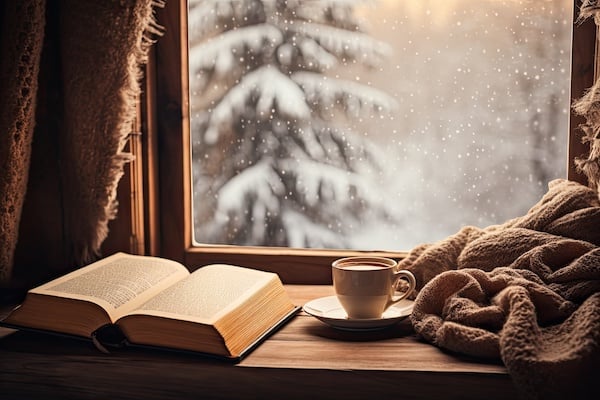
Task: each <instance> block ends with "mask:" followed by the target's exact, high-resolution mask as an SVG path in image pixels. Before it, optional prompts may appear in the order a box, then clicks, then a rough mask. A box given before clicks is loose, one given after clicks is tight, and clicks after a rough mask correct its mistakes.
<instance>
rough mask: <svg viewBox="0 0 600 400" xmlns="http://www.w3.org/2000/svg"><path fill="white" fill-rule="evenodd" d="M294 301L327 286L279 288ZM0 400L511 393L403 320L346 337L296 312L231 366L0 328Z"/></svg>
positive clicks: (486, 370)
mask: <svg viewBox="0 0 600 400" xmlns="http://www.w3.org/2000/svg"><path fill="white" fill-rule="evenodd" d="M286 288H287V290H288V292H289V293H290V296H291V297H292V299H293V300H294V302H295V303H296V304H298V305H303V304H304V303H306V302H307V301H309V300H311V299H314V298H318V297H322V296H327V295H331V294H332V293H333V290H332V288H331V286H329V285H286ZM0 382H1V384H0V387H1V390H0V398H56V397H59V398H64V399H67V398H78V399H79V398H131V399H139V398H144V399H154V398H156V399H160V398H177V399H184V398H210V399H212V398H234V399H238V398H261V399H271V398H273V399H280V398H282V399H283V398H285V399H286V400H287V399H291V398H310V399H315V398H335V399H337V398H344V399H364V398H378V399H384V398H402V399H409V398H425V399H428V398H440V396H444V398H461V399H468V398H472V399H481V398H486V399H496V398H497V399H505V398H510V397H511V396H512V397H515V396H517V394H516V391H515V389H514V387H513V384H512V382H511V380H510V377H509V375H508V374H507V371H506V369H505V367H504V366H503V365H501V364H500V363H498V362H489V363H486V362H482V361H481V360H473V359H468V358H465V357H460V356H457V355H452V354H448V353H446V352H443V351H441V350H440V349H438V348H436V347H435V346H432V345H430V344H428V343H425V342H423V341H421V340H419V338H418V337H417V336H416V335H415V334H414V331H413V330H412V327H411V325H410V321H409V320H408V319H406V320H403V321H401V322H400V323H399V324H397V325H396V326H393V327H391V328H388V329H385V330H382V331H376V332H369V333H356V332H344V331H338V330H335V329H332V328H331V327H329V326H327V325H325V324H323V323H322V322H320V321H318V320H317V319H315V318H313V317H311V316H309V315H306V314H304V313H300V314H299V315H298V316H297V317H295V318H294V319H293V320H292V321H290V322H289V323H288V324H287V325H286V326H284V327H283V328H282V329H281V330H280V331H278V332H277V333H275V334H274V335H273V336H272V337H270V338H269V339H268V340H266V341H265V342H264V343H262V344H261V345H260V346H259V347H258V348H257V349H255V350H254V351H253V352H252V353H251V354H250V355H248V356H247V357H246V358H245V359H243V360H242V361H241V362H240V363H239V364H237V365H232V364H230V363H227V362H223V361H217V360H211V359H207V358H203V357H197V356H194V355H190V354H180V353H174V352H162V351H153V350H144V349H125V350H122V351H117V352H113V353H111V354H103V353H100V352H98V350H97V349H95V348H94V347H93V345H92V344H91V343H89V342H86V341H77V340H73V339H70V338H62V337H55V336H50V335H44V334H38V333H31V332H16V333H10V330H7V329H2V330H0Z"/></svg>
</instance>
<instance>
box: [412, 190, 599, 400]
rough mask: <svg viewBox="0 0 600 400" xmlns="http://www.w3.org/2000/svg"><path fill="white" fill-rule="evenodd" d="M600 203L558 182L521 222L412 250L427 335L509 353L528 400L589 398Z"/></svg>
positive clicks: (595, 342)
mask: <svg viewBox="0 0 600 400" xmlns="http://www.w3.org/2000/svg"><path fill="white" fill-rule="evenodd" d="M599 245H600V202H599V200H598V196H597V194H596V192H595V190H594V189H592V188H589V187H586V186H583V185H580V184H578V183H575V182H570V181H566V180H555V181H552V182H551V183H550V185H549V190H548V192H547V193H546V195H545V196H544V197H543V198H542V199H541V200H540V201H539V203H538V204H536V205H535V206H534V207H532V208H531V210H530V211H529V212H528V213H527V214H526V215H524V216H522V217H520V218H516V219H513V220H511V221H508V222H506V223H505V224H502V225H495V226H490V227H488V228H485V229H478V228H474V227H465V228H463V229H462V230H460V231H459V232H458V233H457V234H455V235H453V236H450V237H448V238H447V239H445V240H442V241H440V242H438V243H435V244H432V245H423V246H419V247H418V248H415V249H413V250H412V251H411V253H410V254H409V256H408V257H407V258H406V259H405V260H403V261H401V264H400V266H401V268H406V269H408V270H410V271H412V272H413V273H414V274H415V276H416V277H417V280H418V287H419V289H420V290H419V292H418V295H417V297H416V299H415V307H414V310H413V313H412V315H411V320H412V323H413V326H414V328H415V330H416V332H417V333H418V334H420V335H421V336H422V337H423V338H424V339H425V340H427V341H429V342H431V343H433V344H435V345H437V346H439V347H441V348H444V349H447V350H450V351H453V352H458V353H462V354H467V355H471V356H475V357H482V358H490V359H501V360H502V361H503V362H504V364H505V365H506V367H507V369H508V372H509V373H510V375H511V377H512V378H513V381H514V383H515V385H516V386H517V388H518V389H519V390H520V392H521V394H522V395H523V398H532V399H534V398H540V399H543V398H560V397H561V396H570V397H571V398H587V396H588V394H589V393H591V392H594V391H595V392H596V393H598V385H597V384H594V385H592V379H593V378H594V375H593V374H597V371H598V368H600V248H599Z"/></svg>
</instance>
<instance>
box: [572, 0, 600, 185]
mask: <svg viewBox="0 0 600 400" xmlns="http://www.w3.org/2000/svg"><path fill="white" fill-rule="evenodd" d="M590 17H593V18H594V22H595V23H596V25H597V26H598V25H600V5H599V4H598V1H597V0H584V1H583V3H582V5H581V7H580V10H579V16H578V21H579V22H583V21H584V20H586V19H588V18H590ZM573 109H574V110H575V112H576V113H578V114H579V115H581V116H583V117H584V118H585V121H586V122H585V123H584V124H583V125H581V127H580V128H581V130H582V131H583V142H584V143H588V144H589V146H590V151H589V153H588V154H585V155H583V156H582V157H579V158H577V159H576V160H575V163H576V165H577V168H578V169H579V171H581V172H583V173H584V174H585V176H586V177H587V179H588V186H589V187H591V188H592V189H594V190H596V191H598V193H599V194H600V79H596V81H595V83H594V85H593V86H592V87H591V88H590V89H589V90H588V91H587V92H586V94H585V95H584V96H583V97H582V98H581V99H579V100H577V101H576V102H575V104H574V105H573Z"/></svg>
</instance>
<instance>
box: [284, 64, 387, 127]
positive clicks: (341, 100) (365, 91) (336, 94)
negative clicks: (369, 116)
mask: <svg viewBox="0 0 600 400" xmlns="http://www.w3.org/2000/svg"><path fill="white" fill-rule="evenodd" d="M292 79H293V80H294V81H295V82H296V83H297V84H298V85H299V86H300V87H301V88H302V90H304V94H305V96H306V100H307V101H308V103H309V104H314V105H315V106H316V107H317V108H320V109H324V108H326V107H328V106H331V105H334V104H340V105H341V106H342V107H343V109H344V112H345V113H346V115H347V116H352V117H359V116H360V115H361V114H363V113H365V112H376V113H379V114H381V113H386V112H390V111H392V110H394V109H395V108H396V107H397V102H396V100H394V98H392V97H391V96H389V95H388V94H386V93H384V92H383V91H381V90H378V89H375V88H372V87H370V86H365V85H362V84H358V83H354V82H351V81H347V80H343V79H334V78H327V77H324V76H323V75H321V74H316V73H311V72H296V73H294V74H292Z"/></svg>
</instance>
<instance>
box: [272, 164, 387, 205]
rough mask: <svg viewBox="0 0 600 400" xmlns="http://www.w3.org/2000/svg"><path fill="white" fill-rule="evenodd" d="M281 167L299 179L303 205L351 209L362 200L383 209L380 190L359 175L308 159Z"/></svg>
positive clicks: (296, 190) (297, 184)
mask: <svg viewBox="0 0 600 400" xmlns="http://www.w3.org/2000/svg"><path fill="white" fill-rule="evenodd" d="M278 166H279V167H280V168H281V169H282V170H283V171H286V174H288V175H290V176H295V177H296V188H295V192H296V193H298V194H302V195H303V200H304V203H305V204H307V205H309V206H311V207H315V206H319V207H323V206H324V203H333V204H335V205H336V207H338V208H340V207H350V206H352V205H353V204H355V203H356V201H357V200H356V199H361V201H363V202H364V203H365V204H366V205H372V206H374V207H381V206H382V204H383V199H382V198H381V196H380V195H379V194H378V193H381V190H379V188H378V187H377V186H376V185H375V184H374V183H372V181H370V180H368V179H365V178H364V177H362V176H360V175H359V174H355V173H353V172H350V171H347V170H345V169H342V168H338V167H335V166H332V165H327V164H323V163H322V162H316V161H312V160H309V159H306V158H304V159H297V160H292V159H286V160H281V161H280V162H279V163H278Z"/></svg>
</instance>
